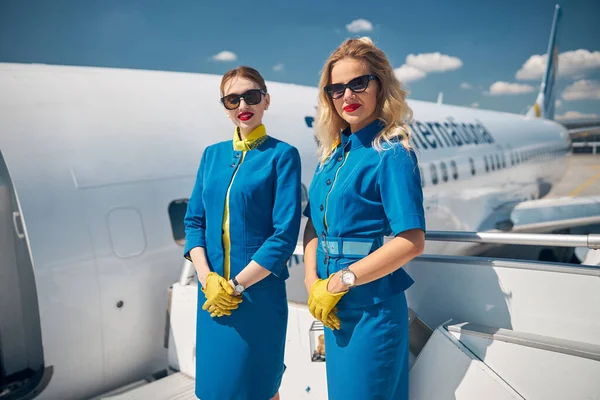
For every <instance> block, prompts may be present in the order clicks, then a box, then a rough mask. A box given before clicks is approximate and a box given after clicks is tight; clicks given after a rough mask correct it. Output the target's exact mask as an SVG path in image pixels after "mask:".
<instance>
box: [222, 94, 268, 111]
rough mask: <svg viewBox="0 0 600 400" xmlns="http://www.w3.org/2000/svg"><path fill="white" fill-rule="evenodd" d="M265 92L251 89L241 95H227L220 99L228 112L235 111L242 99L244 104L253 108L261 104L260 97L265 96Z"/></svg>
mask: <svg viewBox="0 0 600 400" xmlns="http://www.w3.org/2000/svg"><path fill="white" fill-rule="evenodd" d="M266 94H267V92H266V91H264V90H262V89H251V90H248V91H247V92H245V93H242V94H228V95H227V96H224V97H221V103H223V106H224V107H225V108H226V109H228V110H235V109H236V108H238V107H239V106H240V102H241V101H242V99H244V101H245V102H246V104H248V105H250V106H254V105H256V104H258V103H260V102H261V100H262V96H263V95H266Z"/></svg>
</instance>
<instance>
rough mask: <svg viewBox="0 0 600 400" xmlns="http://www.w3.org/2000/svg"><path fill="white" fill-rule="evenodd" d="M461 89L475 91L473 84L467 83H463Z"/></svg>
mask: <svg viewBox="0 0 600 400" xmlns="http://www.w3.org/2000/svg"><path fill="white" fill-rule="evenodd" d="M460 88H461V89H473V86H471V84H469V83H467V82H463V83H461V84H460Z"/></svg>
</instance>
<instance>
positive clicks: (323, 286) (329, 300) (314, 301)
mask: <svg viewBox="0 0 600 400" xmlns="http://www.w3.org/2000/svg"><path fill="white" fill-rule="evenodd" d="M332 276H333V275H332ZM329 279H331V276H330V277H329V278H327V279H319V280H317V281H316V282H315V283H314V284H313V286H312V287H311V288H310V295H309V296H308V310H309V311H310V313H311V314H312V316H313V317H315V318H316V319H318V320H319V321H321V322H322V323H323V325H325V326H327V327H328V328H330V329H340V319H339V318H338V317H337V315H335V313H336V312H337V309H335V306H336V304H337V303H338V301H340V299H341V298H342V296H343V295H345V294H346V293H348V291H347V290H346V291H345V292H340V293H330V292H329V291H328V290H327V285H328V284H329Z"/></svg>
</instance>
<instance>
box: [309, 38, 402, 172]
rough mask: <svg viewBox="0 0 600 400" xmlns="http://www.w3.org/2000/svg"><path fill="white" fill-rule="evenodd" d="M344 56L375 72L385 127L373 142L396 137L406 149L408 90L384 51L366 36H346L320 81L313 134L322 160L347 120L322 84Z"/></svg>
mask: <svg viewBox="0 0 600 400" xmlns="http://www.w3.org/2000/svg"><path fill="white" fill-rule="evenodd" d="M344 58H353V59H356V60H359V61H361V62H363V63H365V65H366V66H367V67H368V68H369V70H370V73H372V74H375V75H377V77H378V78H379V82H380V85H379V87H380V89H379V92H378V94H377V107H376V109H375V112H376V113H377V115H378V119H379V120H380V121H381V122H383V123H384V125H385V127H384V128H383V130H382V131H381V132H380V133H379V134H378V135H377V136H376V137H375V139H374V140H373V146H374V147H375V148H376V149H377V150H382V149H383V147H382V145H383V142H386V143H390V142H391V140H392V139H393V138H395V137H398V138H399V139H400V142H401V143H402V145H403V146H404V147H405V148H406V149H410V136H411V134H410V129H409V127H408V124H409V123H410V122H411V120H412V116H413V112H412V110H411V108H410V107H409V106H408V104H406V96H407V94H408V92H407V91H406V90H404V89H403V87H402V84H401V83H400V81H398V79H397V78H396V75H395V74H394V70H393V69H392V66H391V64H390V62H389V60H388V58H387V57H386V55H385V53H384V52H383V51H381V50H380V49H378V48H377V47H375V45H374V44H373V41H372V40H371V39H369V38H368V37H362V38H359V39H347V40H346V41H344V42H343V43H342V44H341V45H340V47H338V48H337V49H336V50H335V51H334V52H333V53H332V54H331V56H329V58H328V59H327V61H326V62H325V66H324V67H323V71H322V72H321V80H320V82H319V106H318V110H317V120H316V124H315V125H316V126H315V127H316V130H315V134H316V136H317V139H318V141H319V156H320V158H321V160H322V161H323V160H324V159H325V158H326V157H327V156H328V155H329V153H330V152H331V147H332V145H333V144H334V143H335V142H336V141H337V140H338V139H339V137H340V134H341V131H342V130H343V129H345V128H347V127H348V123H347V122H346V121H345V120H344V119H342V117H340V115H339V114H338V113H337V111H336V110H335V107H334V105H333V101H332V100H331V98H329V96H328V95H327V94H326V93H325V90H324V87H325V86H327V85H328V84H329V83H330V81H331V70H332V69H333V66H334V65H335V64H336V63H337V62H339V61H340V60H342V59H344Z"/></svg>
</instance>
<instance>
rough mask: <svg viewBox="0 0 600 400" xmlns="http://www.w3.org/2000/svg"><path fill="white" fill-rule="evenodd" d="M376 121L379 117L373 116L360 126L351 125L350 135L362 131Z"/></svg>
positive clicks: (359, 124)
mask: <svg viewBox="0 0 600 400" xmlns="http://www.w3.org/2000/svg"><path fill="white" fill-rule="evenodd" d="M376 119H377V115H375V114H373V115H371V116H370V117H369V118H367V119H365V120H363V121H361V122H359V123H358V124H355V125H350V133H354V132H357V131H360V130H361V129H363V128H364V127H365V126H367V125H369V124H371V123H372V122H373V121H375V120H376Z"/></svg>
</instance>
